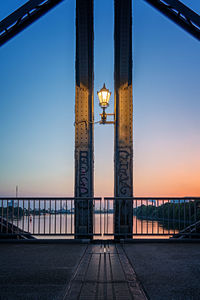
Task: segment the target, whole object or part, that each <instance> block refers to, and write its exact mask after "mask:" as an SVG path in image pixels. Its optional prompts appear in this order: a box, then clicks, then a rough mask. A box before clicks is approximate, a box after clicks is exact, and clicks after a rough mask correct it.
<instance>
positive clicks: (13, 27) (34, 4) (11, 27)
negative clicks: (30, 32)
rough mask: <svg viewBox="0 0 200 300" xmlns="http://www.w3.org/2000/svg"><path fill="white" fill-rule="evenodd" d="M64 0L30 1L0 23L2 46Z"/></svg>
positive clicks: (0, 44) (0, 41) (0, 42)
mask: <svg viewBox="0 0 200 300" xmlns="http://www.w3.org/2000/svg"><path fill="white" fill-rule="evenodd" d="M62 1H63V0H30V1H28V2H27V3H25V4H24V5H22V6H21V7H20V8H18V9H17V10H15V11H14V12H13V13H12V14H10V15H9V16H8V17H6V18H5V19H3V20H2V21H1V22H0V46H2V45H3V44H5V43H6V42H7V41H9V40H10V39H11V38H12V37H14V36H15V35H16V34H18V33H19V32H21V31H22V30H24V29H25V28H26V27H28V26H29V25H30V24H32V23H33V22H34V21H36V20H37V19H39V18H40V17H41V16H42V15H44V14H45V13H47V12H48V11H49V10H50V9H52V8H53V7H54V6H56V5H57V4H59V3H60V2H62Z"/></svg>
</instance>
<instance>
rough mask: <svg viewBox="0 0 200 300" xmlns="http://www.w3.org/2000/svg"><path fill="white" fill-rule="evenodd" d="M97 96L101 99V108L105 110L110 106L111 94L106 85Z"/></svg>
mask: <svg viewBox="0 0 200 300" xmlns="http://www.w3.org/2000/svg"><path fill="white" fill-rule="evenodd" d="M97 95H98V97H99V106H101V108H103V110H105V108H107V107H108V106H109V100H110V95H111V92H110V91H109V90H108V89H107V88H106V85H105V83H104V85H103V87H102V89H101V90H100V91H99V92H97Z"/></svg>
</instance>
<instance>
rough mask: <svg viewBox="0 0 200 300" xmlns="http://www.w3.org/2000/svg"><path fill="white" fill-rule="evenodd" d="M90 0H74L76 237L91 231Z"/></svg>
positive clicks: (91, 92) (91, 108) (92, 112)
mask: <svg viewBox="0 0 200 300" xmlns="http://www.w3.org/2000/svg"><path fill="white" fill-rule="evenodd" d="M93 45H94V32H93V0H77V1H76V96H75V97H76V99H75V197H81V198H82V199H81V200H78V199H77V200H76V201H75V236H76V238H85V237H87V236H88V234H89V235H90V236H91V238H92V234H93V201H92V200H88V199H86V198H87V197H93V169H94V167H93V165H94V158H93V152H94V151H93V147H94V145H93V144H94V139H93V135H94V124H93V122H94V107H93V106H94V104H93V81H94V67H93V66H94V64H93V56H94V55H93V49H94V46H93ZM84 198H85V199H84Z"/></svg>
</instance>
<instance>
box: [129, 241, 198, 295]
mask: <svg viewBox="0 0 200 300" xmlns="http://www.w3.org/2000/svg"><path fill="white" fill-rule="evenodd" d="M124 249H125V252H126V254H127V256H128V258H129V260H130V262H131V264H132V266H133V268H134V270H135V272H136V274H137V277H138V279H139V280H140V282H141V283H142V285H143V287H144V289H145V291H146V293H147V294H148V296H149V299H151V300H165V299H166V300H199V299H200V244H199V243H197V244H195V243H191V244H186V243H183V244H171V243H165V244H162V243H157V244H155V243H152V244H151V243H145V244H142V243H140V244H125V245H124Z"/></svg>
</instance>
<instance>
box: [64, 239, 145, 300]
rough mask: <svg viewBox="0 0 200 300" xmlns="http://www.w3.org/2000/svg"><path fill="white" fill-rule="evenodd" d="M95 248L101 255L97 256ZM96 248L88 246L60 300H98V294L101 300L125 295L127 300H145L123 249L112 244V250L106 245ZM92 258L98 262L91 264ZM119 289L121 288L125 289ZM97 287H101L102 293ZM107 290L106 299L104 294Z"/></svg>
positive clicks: (118, 245)
mask: <svg viewBox="0 0 200 300" xmlns="http://www.w3.org/2000/svg"><path fill="white" fill-rule="evenodd" d="M98 246H99V247H100V248H101V249H102V252H99V247H98ZM98 246H96V245H91V244H90V245H88V246H87V248H86V250H85V252H84V254H83V256H82V257H81V260H80V261H79V263H78V266H77V268H76V271H75V273H74V275H73V277H72V279H71V281H70V283H69V284H68V287H67V289H66V292H65V295H64V298H63V299H64V300H66V299H79V298H81V299H82V297H83V298H85V299H98V297H99V293H102V292H103V294H104V299H116V298H119V297H120V295H121V297H124V296H123V295H124V294H125V295H126V299H137V300H147V297H146V295H145V292H144V291H143V288H142V286H141V284H140V283H139V281H138V279H137V276H136V274H135V272H134V269H133V267H132V265H131V264H130V262H129V260H128V258H127V255H126V253H125V251H124V249H123V246H122V245H120V244H115V245H113V247H111V248H110V247H109V245H106V244H104V247H102V245H98ZM95 250H96V251H97V252H95ZM112 251H114V253H112ZM94 254H95V255H96V256H94ZM98 256H99V258H98ZM92 257H96V259H97V260H96V259H95V261H93V260H92ZM103 257H104V263H103V265H101V258H103ZM94 262H95V263H94ZM102 262H103V261H102ZM102 268H103V269H102ZM100 270H101V271H100ZM101 272H102V273H101ZM100 273H101V275H100ZM93 276H94V279H93V278H92V277H93ZM100 276H103V279H100ZM88 277H89V278H88ZM90 278H91V279H90ZM120 285H123V286H124V288H122V287H120ZM100 286H103V287H104V288H103V291H102V287H100ZM109 286H110V287H109ZM108 288H109V296H108V294H107V293H108ZM108 297H109V298H108Z"/></svg>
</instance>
